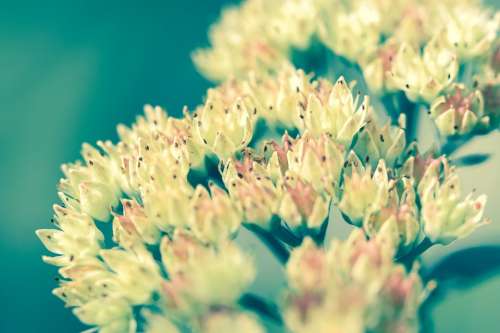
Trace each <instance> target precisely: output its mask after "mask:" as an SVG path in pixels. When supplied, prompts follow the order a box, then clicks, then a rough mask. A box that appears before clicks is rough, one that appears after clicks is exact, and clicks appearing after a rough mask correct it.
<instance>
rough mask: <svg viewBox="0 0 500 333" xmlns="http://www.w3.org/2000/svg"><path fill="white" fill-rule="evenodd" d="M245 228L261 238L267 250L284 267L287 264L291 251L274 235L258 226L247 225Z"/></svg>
mask: <svg viewBox="0 0 500 333" xmlns="http://www.w3.org/2000/svg"><path fill="white" fill-rule="evenodd" d="M243 226H244V227H245V228H246V229H247V230H249V231H251V232H252V233H254V234H255V236H257V238H259V239H260V240H261V241H262V243H264V244H265V245H266V246H267V248H268V249H269V250H270V251H271V252H272V253H273V254H274V256H275V257H276V258H277V259H278V260H279V262H280V263H282V264H283V265H284V264H286V262H287V261H288V258H289V257H290V251H288V249H287V248H286V246H285V245H284V244H283V243H282V242H281V241H280V240H278V239H277V238H275V237H274V236H273V234H272V233H271V232H269V231H267V230H265V229H263V228H261V227H259V226H258V225H255V224H251V223H245V224H243Z"/></svg>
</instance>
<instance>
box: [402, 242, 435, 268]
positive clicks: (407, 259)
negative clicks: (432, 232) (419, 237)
mask: <svg viewBox="0 0 500 333" xmlns="http://www.w3.org/2000/svg"><path fill="white" fill-rule="evenodd" d="M432 245H434V243H433V242H432V241H431V240H430V239H429V238H427V237H426V238H424V240H423V241H422V242H421V243H420V244H418V246H416V247H415V248H413V250H411V251H410V252H409V253H407V254H406V255H404V256H402V257H400V258H397V262H399V263H401V264H403V265H404V266H405V267H406V268H410V267H411V266H412V265H413V263H414V262H415V260H416V259H417V258H418V257H419V256H420V255H421V254H422V253H424V252H425V251H427V250H428V249H429V248H430V247H431V246H432Z"/></svg>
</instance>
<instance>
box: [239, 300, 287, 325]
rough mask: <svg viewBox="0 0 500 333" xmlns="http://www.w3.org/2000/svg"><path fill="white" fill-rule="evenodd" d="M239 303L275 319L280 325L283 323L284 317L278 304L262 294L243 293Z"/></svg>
mask: <svg viewBox="0 0 500 333" xmlns="http://www.w3.org/2000/svg"><path fill="white" fill-rule="evenodd" d="M239 304H240V305H241V306H242V307H244V308H246V309H248V310H251V311H253V312H255V313H257V314H259V315H262V316H264V317H266V318H268V319H270V320H272V321H274V322H275V323H276V324H278V325H282V324H283V319H282V318H281V314H280V312H279V310H278V307H277V306H276V304H274V303H272V302H270V301H268V300H266V299H264V298H262V297H261V296H258V295H255V294H251V293H246V294H243V295H242V296H241V298H240V300H239Z"/></svg>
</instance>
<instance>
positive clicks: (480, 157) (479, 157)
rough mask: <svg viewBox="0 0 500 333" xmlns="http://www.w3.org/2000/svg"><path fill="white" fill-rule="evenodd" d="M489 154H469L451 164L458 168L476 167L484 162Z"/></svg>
mask: <svg viewBox="0 0 500 333" xmlns="http://www.w3.org/2000/svg"><path fill="white" fill-rule="evenodd" d="M490 157H491V154H471V155H465V156H462V157H459V158H457V159H454V160H453V164H455V165H456V166H459V167H466V166H472V165H477V164H481V163H484V162H486V161H487V160H488V159H489V158H490Z"/></svg>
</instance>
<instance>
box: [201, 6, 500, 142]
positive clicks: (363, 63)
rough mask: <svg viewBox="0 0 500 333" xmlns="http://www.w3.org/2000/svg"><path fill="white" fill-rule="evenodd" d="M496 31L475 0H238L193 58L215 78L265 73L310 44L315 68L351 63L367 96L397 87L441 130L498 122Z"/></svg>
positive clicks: (494, 15) (477, 128) (495, 18)
mask: <svg viewBox="0 0 500 333" xmlns="http://www.w3.org/2000/svg"><path fill="white" fill-rule="evenodd" d="M499 28H500V13H498V12H495V11H493V10H491V9H487V8H485V7H484V6H482V5H481V4H480V2H479V1H475V0H459V1H428V0H413V1H408V0H397V1H385V0H354V1H342V0H334V1H330V0H313V1H303V0H290V1H262V0H247V1H245V2H243V4H242V5H241V6H240V7H231V8H229V9H227V10H225V11H224V12H223V17H222V19H221V21H220V22H219V23H217V24H215V25H214V26H212V28H211V33H210V42H211V47H210V48H207V49H202V50H198V51H196V52H195V53H194V55H193V58H194V62H195V63H196V65H197V66H198V68H199V69H200V71H201V72H202V73H204V74H205V75H206V76H207V77H208V78H210V79H213V80H216V81H221V80H224V79H227V78H233V77H236V78H241V77H245V76H246V75H248V72H249V71H255V72H257V73H261V74H262V73H264V74H263V75H265V73H268V72H275V71H276V70H278V69H279V68H280V66H281V65H282V63H283V62H286V61H293V60H294V54H295V53H296V51H300V52H303V53H306V54H307V53H308V52H315V51H314V50H317V48H318V47H317V44H319V45H321V46H322V47H323V48H324V49H325V50H324V52H323V53H321V54H322V55H320V56H319V57H321V56H322V57H323V58H324V60H323V63H322V64H320V63H318V55H315V58H314V59H315V64H314V66H315V67H314V69H315V70H316V69H317V70H319V71H321V68H325V67H326V68H328V67H331V64H332V63H333V64H334V66H336V65H337V63H338V62H334V61H333V62H332V61H331V59H332V58H334V57H341V58H343V59H346V60H347V61H350V62H352V63H357V64H358V65H359V67H360V70H361V75H362V76H363V77H364V79H365V80H366V83H367V85H368V87H369V88H370V90H371V92H372V93H373V95H376V96H380V97H383V96H387V95H389V96H392V95H394V94H396V93H398V92H400V91H401V92H404V94H405V95H406V98H407V99H409V100H411V101H413V102H417V103H421V104H422V105H424V106H426V107H428V108H429V107H430V105H433V107H432V109H433V110H432V112H431V116H432V117H433V119H434V120H435V121H436V124H437V127H438V129H439V131H440V133H441V135H442V136H444V137H448V136H457V135H466V134H470V133H474V132H484V131H485V130H491V129H495V128H497V126H498V100H499V98H500V97H499V93H498V91H499V90H498V89H499V88H498V86H499V67H498V61H499V60H498V59H499V57H498V52H499V51H498V50H499V40H498V33H499ZM309 50H310V51H309ZM325 55H326V56H325ZM329 70H333V71H335V70H337V69H336V68H330V69H329ZM327 72H328V71H327ZM457 86H459V87H460V88H458V89H460V90H461V92H460V93H457V90H456V89H457ZM463 89H465V91H462V90H463ZM483 100H484V101H483ZM398 111H401V112H403V111H404V110H401V107H399V110H398Z"/></svg>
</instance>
